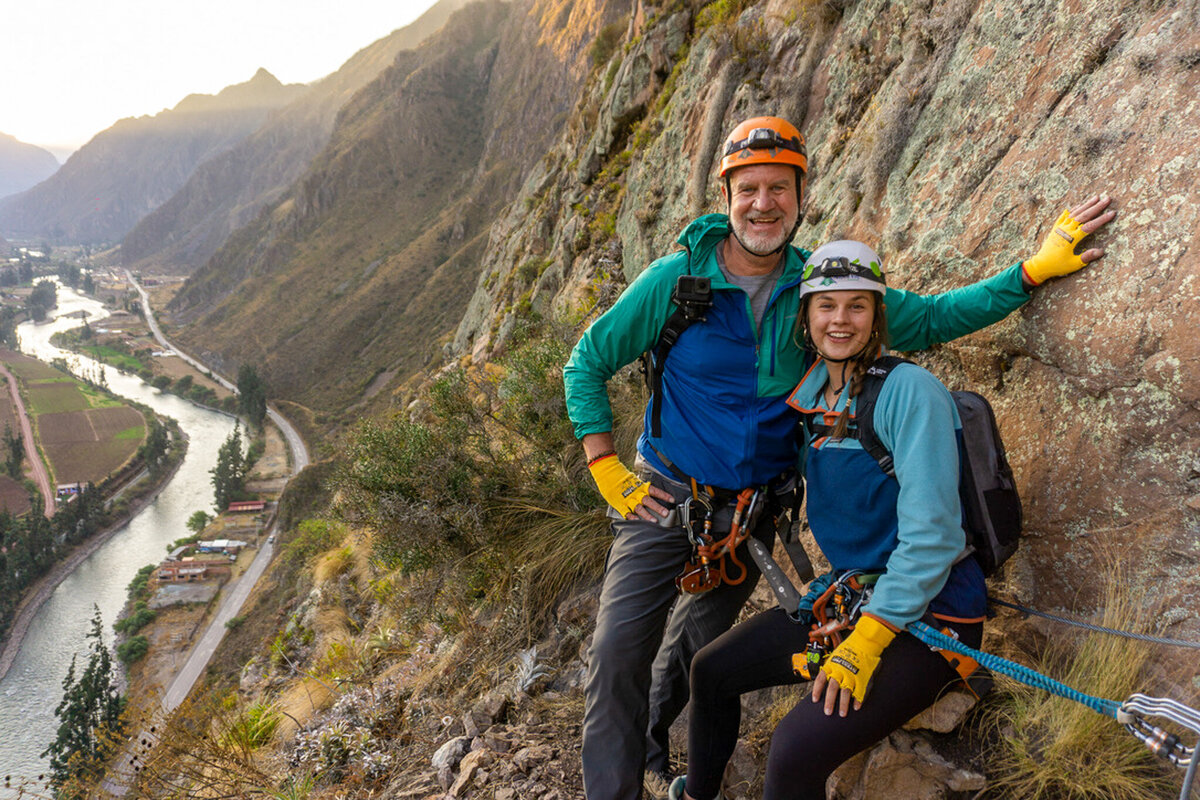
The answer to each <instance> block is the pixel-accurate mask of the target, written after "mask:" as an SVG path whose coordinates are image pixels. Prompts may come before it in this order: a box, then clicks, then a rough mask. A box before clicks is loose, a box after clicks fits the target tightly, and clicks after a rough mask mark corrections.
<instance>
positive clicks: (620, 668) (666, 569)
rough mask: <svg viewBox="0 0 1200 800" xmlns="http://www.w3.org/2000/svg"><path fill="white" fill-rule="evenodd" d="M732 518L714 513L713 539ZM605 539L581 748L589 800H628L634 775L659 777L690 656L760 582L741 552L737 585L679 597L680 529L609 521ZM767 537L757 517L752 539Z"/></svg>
mask: <svg viewBox="0 0 1200 800" xmlns="http://www.w3.org/2000/svg"><path fill="white" fill-rule="evenodd" d="M731 513H732V509H728V510H726V511H725V513H719V514H718V515H717V517H716V519H715V522H716V525H717V526H718V527H715V528H714V529H715V530H716V531H719V535H724V534H725V533H727V532H728V530H729V524H728V518H729V515H730V514H731ZM613 534H614V535H613V543H612V547H611V549H610V550H609V553H608V563H607V565H606V566H605V572H604V585H603V588H602V589H601V593H600V608H599V611H598V612H597V615H596V630H595V634H594V635H593V638H592V645H591V649H590V650H589V651H588V678H587V689H586V704H585V706H584V712H583V749H582V758H583V785H584V792H585V794H586V796H587V798H588V800H618V799H619V800H637V798H638V797H640V796H641V792H642V773H643V771H644V770H645V769H646V768H650V769H654V770H655V771H658V772H663V771H666V769H667V757H668V739H667V733H668V729H669V728H670V726H671V723H672V722H674V721H675V718H676V717H677V716H679V713H680V712H681V711H682V710H683V708H684V706H686V705H687V700H688V672H689V670H690V668H691V663H692V656H694V655H695V654H696V651H697V650H699V649H700V648H701V647H703V646H704V645H706V644H708V643H709V642H711V641H712V640H713V639H715V638H716V637H717V636H719V635H720V634H722V633H724V632H725V631H726V630H728V629H729V628H730V627H731V626H732V625H733V623H734V622H735V621H736V619H737V616H738V612H739V611H740V610H741V608H742V606H743V605H745V602H746V600H747V599H748V598H749V597H750V593H751V592H752V591H753V590H754V586H755V584H756V583H757V582H758V575H759V572H758V567H757V566H756V565H755V563H754V560H753V558H751V557H750V554H749V553H748V552H747V550H746V547H745V544H743V545H742V546H741V547H739V548H738V550H737V556H738V559H739V560H740V561H741V562H742V564H744V565H745V566H746V570H747V575H746V579H745V580H744V581H742V582H741V583H739V584H738V585H735V586H731V585H727V584H721V585H720V586H718V587H717V588H716V589H713V590H712V591H710V592H707V593H705V594H699V595H690V594H685V595H679V594H678V593H677V592H676V589H675V577H676V576H677V575H678V574H679V573H680V572H681V571H682V570H683V567H684V565H685V564H686V563H687V561H688V559H689V558H691V554H692V546H691V543H690V542H689V541H688V538H687V535H686V534H685V533H684V531H683V529H682V528H681V527H674V528H664V527H660V526H659V525H656V524H654V523H650V522H643V521H641V520H637V521H632V522H631V521H627V520H622V521H615V522H613ZM774 534H775V531H774V521H773V520H772V518H771V515H770V514H769V513H764V514H762V516H761V517H760V520H759V522H758V525H757V526H756V528H755V530H754V536H755V537H756V538H758V539H761V540H762V541H763V542H764V543H766V544H767V546H768V547H770V546H771V544H772V542H773V540H774ZM727 560H728V559H727ZM731 566H732V565H731ZM734 577H736V576H734ZM677 597H678V601H677V602H676V598H677ZM668 618H669V621H668ZM664 628H665V633H664Z"/></svg>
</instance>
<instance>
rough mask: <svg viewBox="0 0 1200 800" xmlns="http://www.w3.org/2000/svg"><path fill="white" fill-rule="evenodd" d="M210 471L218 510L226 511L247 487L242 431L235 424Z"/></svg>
mask: <svg viewBox="0 0 1200 800" xmlns="http://www.w3.org/2000/svg"><path fill="white" fill-rule="evenodd" d="M209 473H210V474H211V475H212V476H213V477H212V480H213V494H214V499H215V500H216V504H217V511H218V512H221V511H224V510H225V509H226V508H228V507H229V504H230V503H231V502H233V501H234V500H237V499H238V498H239V497H241V496H242V493H243V492H244V491H245V489H246V457H245V454H244V453H243V451H242V431H241V428H239V427H238V426H234V428H233V433H231V434H229V438H228V439H226V440H225V443H224V444H222V445H221V449H220V450H218V451H217V465H216V466H215V467H213V468H212V469H211V470H209Z"/></svg>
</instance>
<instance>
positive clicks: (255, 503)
mask: <svg viewBox="0 0 1200 800" xmlns="http://www.w3.org/2000/svg"><path fill="white" fill-rule="evenodd" d="M266 507H267V503H266V501H265V500H238V501H236V502H233V503H230V504H229V507H228V508H226V509H225V510H226V511H228V512H230V513H231V514H245V513H254V514H257V513H258V512H260V511H263V510H264V509H266Z"/></svg>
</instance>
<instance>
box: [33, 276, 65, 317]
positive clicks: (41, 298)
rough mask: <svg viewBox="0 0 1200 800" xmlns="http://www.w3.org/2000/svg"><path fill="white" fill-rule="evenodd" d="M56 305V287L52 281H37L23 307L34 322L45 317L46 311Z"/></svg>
mask: <svg viewBox="0 0 1200 800" xmlns="http://www.w3.org/2000/svg"><path fill="white" fill-rule="evenodd" d="M56 305H58V287H57V286H56V285H55V283H54V281H38V282H37V285H35V286H34V287H33V291H32V292H30V293H29V299H28V300H26V301H25V308H26V309H28V311H29V316H30V317H32V318H33V320H34V321H35V322H41V321H42V320H44V319H45V318H46V312H48V311H49V310H50V309H52V308H54V307H55V306H56Z"/></svg>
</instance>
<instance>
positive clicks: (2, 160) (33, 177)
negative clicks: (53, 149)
mask: <svg viewBox="0 0 1200 800" xmlns="http://www.w3.org/2000/svg"><path fill="white" fill-rule="evenodd" d="M57 169H58V159H56V158H55V157H54V155H53V154H52V153H50V152H49V151H47V150H43V149H42V148H40V147H38V146H36V145H32V144H26V143H25V142H22V141H18V140H17V138H16V137H14V136H9V135H8V134H7V133H0V197H7V196H9V195H10V194H16V193H17V192H23V191H25V190H26V189H28V188H30V187H31V186H35V185H36V184H39V183H41V182H42V181H44V180H46V178H49V177H50V176H51V175H53V174H54V173H55V171H56V170H57Z"/></svg>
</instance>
